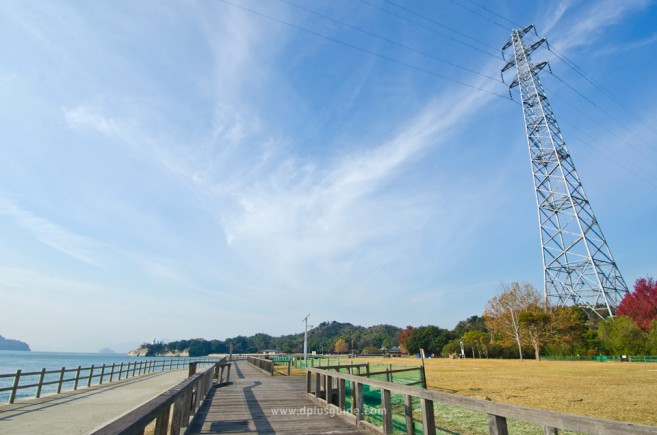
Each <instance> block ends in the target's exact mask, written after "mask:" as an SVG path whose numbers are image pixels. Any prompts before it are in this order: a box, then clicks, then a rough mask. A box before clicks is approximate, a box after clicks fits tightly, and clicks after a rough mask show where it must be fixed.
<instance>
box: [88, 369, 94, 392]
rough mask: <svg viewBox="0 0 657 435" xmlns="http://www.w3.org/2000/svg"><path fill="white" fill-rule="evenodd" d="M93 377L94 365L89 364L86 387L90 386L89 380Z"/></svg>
mask: <svg viewBox="0 0 657 435" xmlns="http://www.w3.org/2000/svg"><path fill="white" fill-rule="evenodd" d="M93 378H94V365H93V364H91V368H90V369H89V379H87V388H89V387H91V381H92V379H93Z"/></svg>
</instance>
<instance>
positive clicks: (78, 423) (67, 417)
mask: <svg viewBox="0 0 657 435" xmlns="http://www.w3.org/2000/svg"><path fill="white" fill-rule="evenodd" d="M187 374H188V370H187V369H185V370H174V371H171V372H160V373H154V374H150V375H145V376H140V377H136V378H129V379H126V380H123V381H117V382H112V383H111V384H105V385H98V386H93V387H91V388H85V389H82V390H77V391H71V392H66V393H63V394H59V395H56V396H54V395H53V396H46V397H43V398H41V399H28V400H21V401H17V402H16V403H14V404H11V405H0V434H5V433H6V434H12V435H14V434H43V435H59V434H67V435H68V434H81V433H89V432H90V431H91V430H92V429H94V428H96V427H98V426H100V425H102V424H103V423H106V422H108V421H111V420H114V419H115V418H116V417H118V416H120V415H122V414H124V413H126V412H128V411H129V410H131V409H133V408H135V407H136V406H138V405H141V404H142V403H144V402H146V401H148V400H149V399H151V398H153V397H154V396H157V395H158V394H160V393H162V392H163V391H166V390H168V389H169V388H171V387H173V386H174V385H176V384H178V383H179V382H180V381H182V380H183V379H185V378H186V377H187Z"/></svg>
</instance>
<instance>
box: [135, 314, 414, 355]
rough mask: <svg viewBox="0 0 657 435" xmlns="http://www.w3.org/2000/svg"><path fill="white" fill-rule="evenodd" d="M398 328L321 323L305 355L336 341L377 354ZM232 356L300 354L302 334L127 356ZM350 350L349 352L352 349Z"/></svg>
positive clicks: (154, 348)
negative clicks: (268, 352)
mask: <svg viewBox="0 0 657 435" xmlns="http://www.w3.org/2000/svg"><path fill="white" fill-rule="evenodd" d="M400 331H401V329H400V328H398V327H396V326H392V325H375V326H370V327H363V326H356V325H352V324H351V323H340V322H335V321H333V322H322V323H320V324H319V325H318V326H316V327H315V328H312V329H310V330H309V331H308V351H309V352H310V351H317V352H318V353H331V352H333V346H334V345H335V342H336V341H337V340H338V339H343V340H344V341H346V342H347V343H348V344H349V347H350V349H351V350H352V351H353V352H355V353H361V352H363V351H365V350H366V349H370V350H371V349H375V350H378V349H380V348H382V347H386V348H388V349H389V348H391V347H393V346H397V345H398V342H397V335H398V334H399V332H400ZM231 345H232V347H233V352H234V353H256V352H262V351H264V350H268V349H275V350H277V351H279V352H284V353H298V352H303V333H299V334H290V335H283V336H281V337H272V336H270V335H268V334H263V333H259V334H255V335H253V336H250V337H245V336H241V335H240V336H237V337H233V338H228V339H226V340H205V339H202V338H194V339H189V340H179V341H173V342H170V343H164V342H158V343H152V344H149V343H144V344H142V345H141V346H140V347H139V348H138V349H135V350H132V351H130V352H129V353H128V355H133V356H165V355H178V354H189V356H203V355H208V354H223V353H228V352H229V349H230V346H231ZM352 347H353V348H352Z"/></svg>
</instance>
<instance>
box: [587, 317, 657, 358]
mask: <svg viewBox="0 0 657 435" xmlns="http://www.w3.org/2000/svg"><path fill="white" fill-rule="evenodd" d="M598 337H599V338H600V342H601V343H602V345H603V347H604V348H605V350H607V351H608V352H609V353H611V354H613V355H641V354H643V353H644V352H645V350H646V334H644V332H643V331H642V330H641V329H639V327H637V326H636V324H635V323H634V322H633V321H632V319H630V318H629V317H627V316H616V317H610V318H608V319H605V320H603V321H601V322H600V323H599V325H598Z"/></svg>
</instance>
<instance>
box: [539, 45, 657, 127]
mask: <svg viewBox="0 0 657 435" xmlns="http://www.w3.org/2000/svg"><path fill="white" fill-rule="evenodd" d="M550 51H551V52H552V53H554V55H555V56H556V57H557V58H559V59H560V60H561V61H562V62H563V63H565V64H566V65H568V66H569V67H570V68H572V69H573V70H574V71H575V72H576V73H577V74H579V75H580V76H581V77H582V78H584V79H585V80H586V81H588V82H589V83H591V84H592V85H593V86H595V87H596V88H598V89H599V90H600V91H601V92H602V93H603V94H605V95H606V96H607V97H608V98H609V99H611V100H612V101H614V102H615V103H616V104H618V105H619V106H620V107H621V108H622V109H624V110H625V111H627V112H628V113H629V114H630V115H632V116H633V117H634V118H635V119H636V120H637V121H639V122H640V123H642V124H643V125H644V126H646V127H647V128H648V129H649V130H650V131H651V132H653V133H654V134H657V128H655V127H654V126H653V125H652V124H650V123H648V122H647V121H646V120H645V119H643V118H642V117H641V116H640V115H639V114H638V113H636V112H635V111H634V110H632V108H630V107H629V106H628V105H627V104H625V103H624V102H623V101H622V100H621V99H620V98H618V97H616V96H615V95H614V94H612V93H611V91H609V90H608V89H607V88H605V87H604V86H602V85H601V84H600V83H598V82H596V81H595V80H593V79H592V78H591V77H590V76H589V75H588V74H586V73H585V72H584V71H583V70H582V69H581V68H580V67H579V66H577V65H576V64H575V62H573V61H572V60H570V59H568V58H567V57H566V55H564V54H563V53H561V52H560V51H559V50H557V49H556V48H555V47H554V45H551V46H550Z"/></svg>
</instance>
